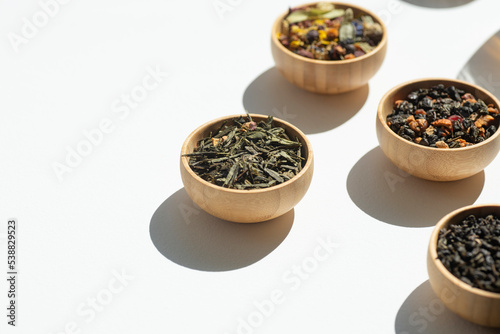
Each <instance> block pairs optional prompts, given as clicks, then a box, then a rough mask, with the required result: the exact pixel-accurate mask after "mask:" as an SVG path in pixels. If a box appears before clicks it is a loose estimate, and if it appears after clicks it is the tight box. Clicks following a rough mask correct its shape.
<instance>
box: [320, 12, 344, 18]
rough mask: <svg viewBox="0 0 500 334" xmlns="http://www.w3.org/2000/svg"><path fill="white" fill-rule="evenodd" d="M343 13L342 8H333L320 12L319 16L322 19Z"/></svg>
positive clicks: (335, 16) (339, 15)
mask: <svg viewBox="0 0 500 334" xmlns="http://www.w3.org/2000/svg"><path fill="white" fill-rule="evenodd" d="M344 14H345V10H344V9H333V10H331V11H329V12H327V13H324V14H321V18H323V19H330V20H332V19H336V18H337V17H341V16H343V15H344Z"/></svg>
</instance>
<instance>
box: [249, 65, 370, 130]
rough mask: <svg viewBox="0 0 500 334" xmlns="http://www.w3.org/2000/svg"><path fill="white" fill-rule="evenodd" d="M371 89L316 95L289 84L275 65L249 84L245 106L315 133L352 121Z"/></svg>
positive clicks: (366, 86) (255, 111) (257, 112)
mask: <svg viewBox="0 0 500 334" xmlns="http://www.w3.org/2000/svg"><path fill="white" fill-rule="evenodd" d="M368 91H369V88H368V84H366V85H365V86H363V87H361V88H359V89H356V90H354V91H351V92H347V93H343V94H336V95H323V94H315V93H311V92H308V91H306V90H303V89H301V88H298V87H296V86H294V85H293V84H291V83H289V82H288V81H287V80H286V79H285V78H284V77H283V76H282V75H281V74H280V73H279V71H278V70H277V69H276V67H272V68H271V69H269V70H267V71H265V72H264V73H262V74H261V75H260V76H258V77H257V79H255V80H254V81H253V82H252V83H251V84H250V85H249V86H248V87H247V89H246V90H245V93H244V94H243V106H244V107H245V110H248V112H251V113H256V114H264V115H273V116H275V117H277V118H281V119H283V120H285V121H288V122H290V123H292V124H293V125H295V126H297V127H298V128H299V129H301V130H302V131H303V132H304V133H306V134H311V133H319V132H324V131H328V130H331V129H334V128H336V127H338V126H339V125H341V124H343V123H345V122H346V121H348V120H349V119H350V118H351V117H353V116H354V115H355V114H356V113H357V112H358V111H359V110H360V109H361V108H362V107H363V105H364V104H365V102H366V99H367V97H368Z"/></svg>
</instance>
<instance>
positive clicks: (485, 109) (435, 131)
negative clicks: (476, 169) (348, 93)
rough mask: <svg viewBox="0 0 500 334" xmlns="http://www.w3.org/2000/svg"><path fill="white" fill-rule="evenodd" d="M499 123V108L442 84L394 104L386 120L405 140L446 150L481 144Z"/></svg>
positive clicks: (423, 89) (494, 130) (416, 92)
mask: <svg viewBox="0 0 500 334" xmlns="http://www.w3.org/2000/svg"><path fill="white" fill-rule="evenodd" d="M499 120H500V115H499V112H498V109H497V108H495V107H494V106H493V105H492V104H490V105H486V103H484V102H483V101H482V100H479V99H476V98H475V97H474V95H472V94H471V93H466V92H465V91H463V90H461V89H457V88H455V87H454V86H450V87H445V86H444V85H442V84H441V85H437V86H435V87H432V88H430V89H427V88H422V89H419V90H417V91H414V92H411V93H410V94H408V96H407V98H406V100H398V101H396V102H395V103H394V107H393V110H392V113H391V114H389V115H388V116H387V120H386V121H387V125H388V126H389V127H390V128H391V129H392V130H393V131H394V132H396V133H397V134H398V135H399V136H401V137H403V138H404V139H406V140H408V141H411V142H414V143H416V144H419V145H423V146H430V147H437V148H445V149H446V148H459V147H465V146H470V145H473V144H478V143H481V142H482V141H484V140H486V139H488V138H489V137H491V136H492V135H493V134H494V133H495V132H496V131H497V128H498V123H499Z"/></svg>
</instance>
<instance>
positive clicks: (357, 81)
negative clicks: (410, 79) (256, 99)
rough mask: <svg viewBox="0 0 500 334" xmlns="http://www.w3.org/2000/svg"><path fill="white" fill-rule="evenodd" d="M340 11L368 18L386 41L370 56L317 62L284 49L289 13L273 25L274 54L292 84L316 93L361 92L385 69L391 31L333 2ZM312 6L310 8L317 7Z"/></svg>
mask: <svg viewBox="0 0 500 334" xmlns="http://www.w3.org/2000/svg"><path fill="white" fill-rule="evenodd" d="M332 3H333V4H334V5H335V7H336V8H352V10H353V12H354V16H355V17H356V16H358V15H361V14H368V15H370V16H371V17H373V19H374V20H375V22H378V23H380V25H381V26H382V29H383V37H382V40H381V41H380V43H379V44H378V45H377V47H376V48H375V49H374V50H373V51H372V52H370V53H368V54H366V55H363V56H361V57H357V58H354V59H348V60H339V61H334V60H316V59H310V58H306V57H302V56H299V55H297V54H295V53H293V52H292V51H290V50H288V49H287V48H286V47H284V46H283V45H282V44H281V43H280V42H279V41H278V38H277V34H278V32H281V22H282V21H283V19H284V18H285V17H286V15H287V14H288V11H287V12H285V13H283V14H282V15H280V16H279V17H278V18H277V19H276V21H275V22H274V24H273V27H272V33H271V51H272V54H273V58H274V62H275V64H276V68H277V69H278V70H279V71H280V72H281V74H282V75H283V76H284V77H285V78H286V79H287V80H288V81H290V82H291V83H292V84H294V85H296V86H298V87H300V88H303V89H305V90H308V91H310V92H314V93H321V94H338V93H343V92H347V91H351V90H354V89H357V88H360V87H362V86H364V85H366V84H367V83H368V80H370V79H371V78H372V77H373V76H374V75H375V73H377V71H378V70H379V68H380V66H381V65H382V63H383V61H384V58H385V53H386V51H387V30H386V27H385V25H384V23H383V22H382V20H380V18H379V17H378V16H376V15H375V14H374V13H372V12H370V11H368V10H366V9H364V8H362V7H359V6H355V5H351V4H346V3H340V2H332ZM313 4H315V3H309V4H305V5H300V6H296V7H302V6H306V5H313Z"/></svg>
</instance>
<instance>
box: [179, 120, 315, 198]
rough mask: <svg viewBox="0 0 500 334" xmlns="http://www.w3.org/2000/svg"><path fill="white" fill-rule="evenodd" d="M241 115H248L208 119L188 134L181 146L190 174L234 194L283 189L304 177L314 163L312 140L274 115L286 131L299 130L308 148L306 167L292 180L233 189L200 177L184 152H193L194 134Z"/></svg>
mask: <svg viewBox="0 0 500 334" xmlns="http://www.w3.org/2000/svg"><path fill="white" fill-rule="evenodd" d="M249 115H250V116H251V117H255V118H264V119H267V117H269V115H263V114H254V113H250V114H249ZM240 116H246V114H234V115H228V116H222V117H218V118H215V119H213V120H211V121H208V122H206V123H204V124H202V125H200V126H198V127H197V128H196V129H194V130H193V131H192V132H191V133H190V134H189V135H188V136H187V138H186V139H185V140H184V143H183V144H182V148H181V163H182V166H183V168H184V169H185V170H186V171H187V172H188V173H189V175H191V177H193V178H194V179H195V180H197V181H198V182H201V183H202V184H203V185H205V186H207V187H210V188H212V189H215V190H218V191H226V192H229V193H234V194H260V193H266V192H271V191H275V190H279V189H281V188H283V187H287V186H289V185H291V184H292V183H294V182H296V181H297V180H298V179H300V178H302V177H303V176H304V175H305V174H306V173H307V172H308V170H309V169H310V168H311V166H312V164H313V149H312V145H311V142H310V141H309V139H308V138H307V136H306V135H305V134H304V133H303V132H302V131H301V130H300V129H299V128H297V127H296V126H294V125H293V124H291V123H289V122H287V121H285V120H283V119H281V118H277V117H274V116H273V120H274V121H278V122H279V123H282V124H283V125H285V131H286V130H287V128H290V129H292V130H293V131H295V132H297V133H298V134H299V136H300V138H299V139H300V140H301V141H302V144H303V146H304V149H305V150H307V160H306V163H305V164H304V167H302V170H301V171H300V172H299V173H298V174H297V175H295V176H294V177H292V178H291V179H290V180H288V181H286V182H283V183H281V184H278V185H275V186H271V187H268V188H261V189H232V188H224V187H222V186H218V185H215V184H212V183H210V182H208V181H205V180H203V179H202V178H201V177H199V176H198V175H197V174H196V173H195V172H194V171H193V170H192V169H191V167H189V164H188V161H189V157H185V156H183V154H186V153H191V152H187V147H188V145H189V143H190V142H192V141H193V137H194V135H195V134H196V133H198V132H204V130H205V129H207V128H209V127H211V126H214V125H215V124H217V123H221V122H223V121H227V120H232V119H233V118H236V117H240Z"/></svg>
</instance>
